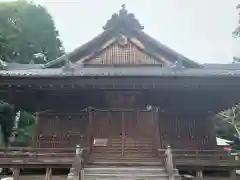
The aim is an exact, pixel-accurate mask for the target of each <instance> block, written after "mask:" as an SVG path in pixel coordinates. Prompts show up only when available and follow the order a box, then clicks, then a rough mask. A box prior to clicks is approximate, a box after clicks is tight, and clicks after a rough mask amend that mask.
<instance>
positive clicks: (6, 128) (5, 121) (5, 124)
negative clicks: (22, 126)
mask: <svg viewBox="0 0 240 180" xmlns="http://www.w3.org/2000/svg"><path fill="white" fill-rule="evenodd" d="M14 116H15V113H14V107H13V106H12V105H9V104H7V103H4V102H0V126H1V131H2V133H3V134H2V135H3V140H4V143H5V145H7V144H8V139H9V137H10V136H11V133H12V128H13V124H14Z"/></svg>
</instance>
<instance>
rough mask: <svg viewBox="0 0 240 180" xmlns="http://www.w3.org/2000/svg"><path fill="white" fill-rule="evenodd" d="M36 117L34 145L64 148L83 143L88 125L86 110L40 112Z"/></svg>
mask: <svg viewBox="0 0 240 180" xmlns="http://www.w3.org/2000/svg"><path fill="white" fill-rule="evenodd" d="M38 118H39V119H38V125H37V131H36V135H35V143H34V144H35V147H39V148H66V147H75V146H76V144H82V145H83V144H84V143H85V139H86V136H87V134H86V133H87V129H88V126H89V118H88V112H81V113H78V114H71V115H70V114H59V115H55V114H41V115H39V117H38Z"/></svg>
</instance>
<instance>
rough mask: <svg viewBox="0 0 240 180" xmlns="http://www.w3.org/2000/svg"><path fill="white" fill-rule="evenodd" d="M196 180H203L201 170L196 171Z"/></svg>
mask: <svg viewBox="0 0 240 180" xmlns="http://www.w3.org/2000/svg"><path fill="white" fill-rule="evenodd" d="M197 180H203V172H202V170H198V171H197Z"/></svg>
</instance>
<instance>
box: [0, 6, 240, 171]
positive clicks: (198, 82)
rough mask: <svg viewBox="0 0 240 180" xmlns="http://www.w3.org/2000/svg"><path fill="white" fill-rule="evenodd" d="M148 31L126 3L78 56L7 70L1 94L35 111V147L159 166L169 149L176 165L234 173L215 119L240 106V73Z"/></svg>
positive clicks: (91, 160) (99, 160) (0, 77)
mask: <svg viewBox="0 0 240 180" xmlns="http://www.w3.org/2000/svg"><path fill="white" fill-rule="evenodd" d="M143 29H144V28H143V26H142V25H141V24H140V23H139V21H138V20H137V19H136V18H135V16H134V14H131V13H129V12H128V11H127V10H126V9H125V6H123V7H122V9H121V10H120V11H119V13H116V14H113V15H112V17H111V19H109V20H108V21H107V23H106V24H105V26H104V27H103V32H102V33H101V34H99V35H98V36H96V37H95V38H93V39H92V40H90V41H89V42H87V43H86V44H84V45H82V46H80V47H79V48H77V49H76V50H74V51H73V52H70V53H67V54H65V55H63V56H61V57H59V58H58V59H56V60H53V61H50V62H49V63H47V64H44V65H42V66H41V67H38V68H35V69H29V70H2V71H0V89H1V92H0V98H1V99H2V100H6V101H7V102H10V103H13V104H14V105H15V106H17V107H19V108H22V109H31V110H32V111H34V112H37V114H38V123H37V128H36V132H35V136H34V138H33V141H32V148H35V149H36V151H38V149H39V150H41V149H44V148H45V149H46V148H52V149H64V148H74V147H75V146H76V145H78V144H79V145H80V147H82V148H83V149H84V164H86V165H88V166H90V165H91V164H95V165H99V166H100V165H109V166H110V165H116V166H117V165H119V166H144V167H145V166H154V167H156V166H159V167H160V166H164V160H163V159H162V157H163V152H164V150H165V149H166V148H167V146H170V147H171V149H172V153H173V164H174V168H178V169H179V170H192V171H197V172H202V171H205V170H212V169H215V170H216V169H217V170H227V171H229V172H232V171H233V170H234V169H235V168H236V167H237V165H236V164H234V162H233V161H232V159H231V157H229V156H228V154H227V152H225V151H221V150H219V149H218V147H217V144H216V136H215V132H214V122H212V120H211V117H212V116H213V115H214V114H215V113H217V112H219V111H221V110H223V109H224V108H228V107H231V106H232V105H234V104H235V103H238V102H239V100H240V94H239V90H240V83H239V80H240V71H239V70H238V69H229V68H227V66H226V67H225V66H222V67H221V68H219V67H218V68H215V67H214V66H212V67H205V66H204V65H200V64H198V63H196V62H194V61H192V60H190V59H188V58H187V57H185V56H183V55H181V54H179V53H177V52H176V51H174V50H172V49H170V48H168V47H166V46H165V45H163V44H161V43H160V42H158V41H157V40H155V39H154V38H152V37H150V36H149V35H147V34H146V33H144V31H143ZM76 38H77V37H76ZM0 161H1V159H0ZM88 168H89V167H88ZM200 170H201V171H200ZM198 175H199V174H198Z"/></svg>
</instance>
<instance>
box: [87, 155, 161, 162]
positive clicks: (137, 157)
mask: <svg viewBox="0 0 240 180" xmlns="http://www.w3.org/2000/svg"><path fill="white" fill-rule="evenodd" d="M89 157H90V158H106V159H116V158H118V159H119V158H120V159H132V160H134V159H139V160H141V159H142V160H154V161H160V159H159V158H158V157H152V156H150V155H145V156H144V155H142V154H141V155H125V156H122V155H121V154H111V155H109V154H106V155H104V154H92V155H90V156H89Z"/></svg>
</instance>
